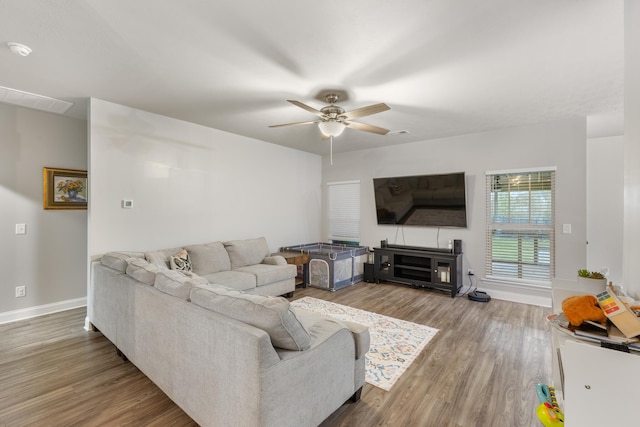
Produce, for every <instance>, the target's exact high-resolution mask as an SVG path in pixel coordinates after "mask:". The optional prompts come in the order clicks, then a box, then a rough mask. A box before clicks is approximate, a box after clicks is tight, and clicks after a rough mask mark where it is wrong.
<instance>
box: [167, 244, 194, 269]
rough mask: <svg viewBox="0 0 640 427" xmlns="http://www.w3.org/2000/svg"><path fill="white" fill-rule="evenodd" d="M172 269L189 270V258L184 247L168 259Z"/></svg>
mask: <svg viewBox="0 0 640 427" xmlns="http://www.w3.org/2000/svg"><path fill="white" fill-rule="evenodd" d="M169 265H170V266H171V269H172V270H179V271H191V259H190V258H189V253H188V252H187V250H186V249H183V250H181V251H180V252H178V253H177V254H175V255H172V256H171V258H170V259H169Z"/></svg>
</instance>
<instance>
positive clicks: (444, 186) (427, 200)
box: [373, 172, 467, 228]
mask: <svg viewBox="0 0 640 427" xmlns="http://www.w3.org/2000/svg"><path fill="white" fill-rule="evenodd" d="M465 187H466V186H465V174H464V172H456V173H447V174H439V175H415V176H397V177H390V178H374V179H373V188H374V192H375V198H376V215H377V218H378V224H402V225H417V226H423V227H463V228H466V226H467V203H466V200H467V199H466V190H465Z"/></svg>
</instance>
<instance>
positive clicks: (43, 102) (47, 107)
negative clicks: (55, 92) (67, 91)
mask: <svg viewBox="0 0 640 427" xmlns="http://www.w3.org/2000/svg"><path fill="white" fill-rule="evenodd" d="M0 102H4V103H7V104H13V105H18V106H20V107H26V108H33V109H34V110H41V111H46V112H48V113H57V114H64V113H65V112H66V111H67V110H68V109H69V108H71V107H72V106H73V102H67V101H62V100H60V99H55V98H49V97H48V96H42V95H36V94H34V93H29V92H23V91H21V90H17V89H11V88H8V87H2V86H0Z"/></svg>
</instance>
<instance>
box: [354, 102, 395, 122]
mask: <svg viewBox="0 0 640 427" xmlns="http://www.w3.org/2000/svg"><path fill="white" fill-rule="evenodd" d="M390 109H391V108H390V107H389V106H388V105H387V104H385V103H380V104H374V105H369V106H368V107H362V108H356V109H355V110H351V111H347V112H346V113H344V114H342V116H344V117H346V118H347V119H356V118H358V117H364V116H370V115H371V114H376V113H382V112H383V111H387V110H390Z"/></svg>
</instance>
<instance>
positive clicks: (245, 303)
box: [190, 285, 311, 350]
mask: <svg viewBox="0 0 640 427" xmlns="http://www.w3.org/2000/svg"><path fill="white" fill-rule="evenodd" d="M190 297H191V301H192V302H193V303H194V304H196V305H199V306H200V307H204V308H206V309H209V310H211V311H214V312H216V313H218V314H222V315H224V316H227V317H230V318H232V319H236V320H239V321H241V322H244V323H247V324H249V325H252V326H254V327H256V328H260V329H262V330H264V331H265V332H267V333H268V334H269V337H270V338H271V342H272V344H273V346H274V347H279V348H283V349H287V350H306V349H308V348H309V347H310V345H311V337H310V336H309V333H308V332H307V331H306V330H305V329H304V327H303V326H302V323H300V321H299V320H298V318H297V317H296V315H295V313H294V312H293V311H292V310H291V309H290V307H289V301H287V300H286V299H284V298H282V297H269V296H262V295H252V294H245V293H242V292H238V291H234V290H229V289H227V288H223V287H216V286H211V285H203V286H196V287H194V288H193V289H191V295H190Z"/></svg>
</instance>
